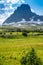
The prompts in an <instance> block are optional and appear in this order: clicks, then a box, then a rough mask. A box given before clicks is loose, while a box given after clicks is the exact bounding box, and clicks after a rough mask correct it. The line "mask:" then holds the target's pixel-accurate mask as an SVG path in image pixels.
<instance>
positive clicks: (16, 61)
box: [0, 35, 43, 65]
mask: <svg viewBox="0 0 43 65" xmlns="http://www.w3.org/2000/svg"><path fill="white" fill-rule="evenodd" d="M31 48H34V49H35V51H36V53H37V55H38V57H39V58H41V60H42V62H43V36H28V37H22V36H20V35H19V36H18V37H17V38H13V39H11V38H10V39H8V38H1V37H0V65H21V64H20V60H21V58H22V57H23V56H24V55H25V54H26V53H27V52H30V50H31Z"/></svg>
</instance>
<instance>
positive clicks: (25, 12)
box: [3, 4, 43, 24]
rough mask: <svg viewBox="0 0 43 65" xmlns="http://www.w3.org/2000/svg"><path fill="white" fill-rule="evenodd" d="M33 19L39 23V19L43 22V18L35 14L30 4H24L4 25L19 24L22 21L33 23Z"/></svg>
mask: <svg viewBox="0 0 43 65" xmlns="http://www.w3.org/2000/svg"><path fill="white" fill-rule="evenodd" d="M32 18H33V21H37V20H38V19H40V21H43V16H39V15H37V14H35V13H33V12H32V11H31V8H30V6H29V5H28V4H22V5H21V6H20V7H18V8H17V9H16V10H15V11H14V13H13V14H12V15H11V16H10V17H9V18H8V19H7V20H6V21H5V22H4V23H3V24H5V23H13V22H19V21H21V20H22V19H25V21H31V19H32Z"/></svg>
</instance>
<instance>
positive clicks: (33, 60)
mask: <svg viewBox="0 0 43 65" xmlns="http://www.w3.org/2000/svg"><path fill="white" fill-rule="evenodd" d="M21 65H42V62H41V60H40V58H38V56H37V55H36V53H35V50H34V48H32V50H31V52H30V53H27V55H26V56H25V57H23V58H22V59H21Z"/></svg>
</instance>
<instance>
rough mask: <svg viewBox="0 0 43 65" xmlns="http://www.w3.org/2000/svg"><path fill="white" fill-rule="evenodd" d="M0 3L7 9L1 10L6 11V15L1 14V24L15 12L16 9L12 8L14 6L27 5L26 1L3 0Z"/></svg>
mask: <svg viewBox="0 0 43 65" xmlns="http://www.w3.org/2000/svg"><path fill="white" fill-rule="evenodd" d="M0 3H3V4H4V6H5V8H1V9H0V10H3V11H5V13H3V14H0V24H1V25H2V23H3V22H4V21H5V20H6V19H7V18H8V17H9V16H10V15H11V14H12V13H13V12H14V10H15V9H17V6H16V7H12V4H21V3H25V1H24V0H1V1H0Z"/></svg>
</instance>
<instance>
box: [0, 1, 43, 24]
mask: <svg viewBox="0 0 43 65" xmlns="http://www.w3.org/2000/svg"><path fill="white" fill-rule="evenodd" d="M23 3H25V4H29V5H30V7H31V10H32V11H33V12H35V13H36V14H38V15H43V0H0V24H2V23H3V21H4V20H6V18H8V17H9V16H10V15H11V14H12V13H13V12H14V10H15V9H16V8H17V7H18V6H20V5H21V4H23Z"/></svg>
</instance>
